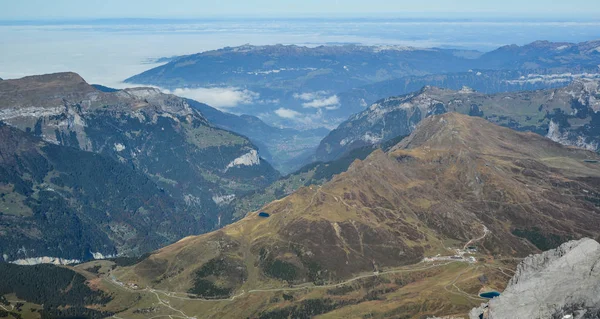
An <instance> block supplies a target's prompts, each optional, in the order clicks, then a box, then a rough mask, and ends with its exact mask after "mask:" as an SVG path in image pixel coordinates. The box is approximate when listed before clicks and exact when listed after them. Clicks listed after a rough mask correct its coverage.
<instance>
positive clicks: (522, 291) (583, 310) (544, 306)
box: [470, 238, 600, 319]
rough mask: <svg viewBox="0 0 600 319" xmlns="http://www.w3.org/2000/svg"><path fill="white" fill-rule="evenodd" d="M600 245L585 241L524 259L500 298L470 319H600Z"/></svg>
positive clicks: (471, 314) (472, 313) (473, 312)
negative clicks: (599, 317) (599, 315)
mask: <svg viewBox="0 0 600 319" xmlns="http://www.w3.org/2000/svg"><path fill="white" fill-rule="evenodd" d="M599 281H600V244H599V243H598V242H596V241H595V240H593V239H589V238H584V239H581V240H576V241H570V242H567V243H564V244H562V245H561V246H560V247H558V248H556V249H553V250H549V251H546V252H544V253H541V254H538V255H533V256H529V257H527V258H525V259H524V260H523V261H522V262H521V263H520V264H519V266H518V267H517V271H516V273H515V275H514V277H513V278H512V279H511V280H510V282H509V284H508V286H507V288H506V289H505V290H504V292H503V293H502V295H501V296H500V297H497V298H494V299H492V300H491V301H490V302H489V303H488V304H487V305H482V306H481V307H479V308H476V309H473V310H472V311H471V313H470V317H471V319H476V318H486V319H499V318H532V319H542V318H574V319H583V318H598V317H597V316H598V314H600V287H599V286H598V282H599Z"/></svg>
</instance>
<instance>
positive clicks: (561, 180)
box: [111, 113, 600, 318]
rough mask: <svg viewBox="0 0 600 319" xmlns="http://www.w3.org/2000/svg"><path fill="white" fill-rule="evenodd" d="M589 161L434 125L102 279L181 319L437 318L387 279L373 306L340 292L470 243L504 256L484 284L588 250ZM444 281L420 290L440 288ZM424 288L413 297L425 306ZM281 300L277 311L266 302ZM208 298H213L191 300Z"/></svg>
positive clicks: (538, 141)
mask: <svg viewBox="0 0 600 319" xmlns="http://www.w3.org/2000/svg"><path fill="white" fill-rule="evenodd" d="M598 160H600V158H599V157H598V156H597V155H596V154H595V153H593V152H590V151H586V150H582V149H578V148H573V147H569V146H563V145H561V144H559V143H556V142H553V141H551V140H549V139H547V138H545V137H542V136H540V135H538V134H534V133H519V132H516V131H514V130H511V129H509V128H503V127H500V126H497V125H494V124H492V123H490V122H488V121H486V120H484V119H481V118H478V117H471V116H467V115H460V114H457V113H448V114H443V115H435V116H431V117H428V118H426V119H425V120H423V121H422V122H421V123H420V124H419V125H418V126H417V129H416V130H415V131H413V133H412V134H411V135H410V136H409V137H407V138H405V139H403V140H402V141H401V142H399V143H397V144H396V145H395V146H393V147H391V148H389V150H388V151H387V152H384V151H382V150H376V151H375V152H373V153H371V155H369V156H368V157H367V158H366V159H364V160H363V161H360V160H358V161H355V162H354V163H353V164H352V165H351V166H350V168H349V169H348V170H347V171H346V172H344V173H341V174H339V175H337V176H335V177H334V178H333V179H332V180H331V181H329V182H327V183H325V184H323V185H322V186H320V187H319V186H309V187H304V188H301V189H299V190H298V191H296V192H295V193H293V194H292V195H290V196H287V197H285V198H283V199H281V200H277V201H274V202H272V203H270V204H268V205H266V206H265V207H263V208H262V209H261V210H260V211H256V212H254V213H251V214H248V215H247V216H246V217H245V218H244V219H242V220H240V221H238V222H236V223H234V224H231V225H228V226H225V227H224V228H222V229H220V230H218V231H215V232H212V233H208V234H204V235H201V236H193V237H188V238H185V239H182V240H181V241H179V242H177V243H175V244H173V245H170V246H167V247H164V248H162V249H160V250H158V251H156V252H154V253H152V254H151V255H150V256H148V257H146V258H144V259H143V260H141V261H139V262H138V263H137V264H135V265H132V266H127V267H121V268H117V269H116V270H114V271H112V272H111V274H112V275H114V276H115V277H116V278H117V279H116V280H117V282H120V283H121V284H123V285H129V286H132V287H138V288H137V289H141V290H140V293H144V292H146V291H150V292H152V291H154V292H155V293H159V294H160V297H159V299H161V298H165V300H169V302H170V303H169V304H170V305H171V307H176V309H178V310H180V311H182V312H183V313H188V314H189V313H198V312H197V311H200V309H203V310H202V311H203V312H202V313H203V316H204V317H207V318H210V317H223V316H229V317H241V316H243V317H246V316H249V317H262V318H272V317H277V316H278V315H282V314H287V315H284V317H286V316H287V317H289V316H292V317H297V316H300V317H303V316H305V313H304V311H306V308H305V306H306V303H308V302H310V303H312V304H313V306H314V307H312V308H311V311H312V312H311V316H314V315H319V314H325V313H327V314H329V316H342V315H343V314H344V313H348V311H353V312H354V314H353V316H354V317H356V316H361V315H366V314H368V313H373V314H374V315H375V316H376V317H386V316H389V315H390V314H392V313H395V312H394V309H396V311H403V312H402V313H404V315H405V316H406V317H407V318H415V317H418V316H423V315H428V314H430V315H437V314H439V313H440V312H442V311H445V310H447V309H445V307H446V305H448V304H449V303H450V302H449V301H448V298H450V299H451V298H452V297H451V296H448V295H449V294H451V293H447V294H446V295H445V296H444V295H443V296H440V295H435V298H436V299H435V300H434V301H432V303H431V304H426V305H423V304H422V302H423V301H422V299H419V297H414V298H417V299H406V298H403V296H404V295H403V294H402V293H400V292H401V291H405V290H402V289H404V288H403V285H402V284H400V282H398V281H396V283H395V284H394V281H393V280H392V281H391V282H390V281H389V280H388V281H385V280H384V279H383V278H382V279H381V280H380V281H379V282H378V283H376V284H374V285H375V286H377V287H378V288H377V289H380V290H377V291H378V293H377V295H379V297H377V298H376V299H368V298H367V299H362V297H361V296H362V293H358V291H357V290H356V289H357V288H352V285H349V286H350V287H347V288H346V287H345V285H344V284H339V285H338V283H344V282H346V280H348V281H354V280H358V279H353V278H361V277H360V275H361V274H363V276H364V277H365V278H368V277H369V276H373V275H368V274H369V273H371V274H373V273H375V277H376V276H377V274H382V275H384V274H387V273H388V272H390V273H391V274H390V276H392V274H393V273H394V272H395V271H396V272H402V269H409V268H410V267H414V269H422V268H425V267H424V266H423V265H421V266H419V265H420V263H423V262H425V263H427V262H428V261H426V260H427V259H428V258H430V259H431V258H433V259H432V260H435V258H440V259H439V260H450V261H451V260H453V259H452V258H450V257H449V256H451V255H452V254H455V253H456V252H455V249H458V250H460V249H462V248H463V247H464V248H465V249H466V247H467V246H468V245H476V246H477V254H483V255H493V256H503V257H506V258H508V259H507V260H506V261H505V262H501V261H500V260H498V261H493V260H489V261H486V259H484V258H482V259H481V260H480V262H482V263H483V265H487V267H483V268H482V270H480V271H484V274H486V273H487V272H488V271H492V270H493V269H496V270H494V271H499V270H497V268H496V267H500V268H502V266H501V265H502V264H504V265H509V264H510V260H511V259H510V258H518V257H524V256H527V255H528V254H530V253H534V252H539V251H541V250H545V249H550V248H554V247H557V246H558V245H559V244H561V243H562V242H564V241H566V240H569V239H572V238H582V237H591V238H598V237H599V236H600V233H599V232H598V229H597V227H595V225H597V224H598V222H599V220H598V216H599V215H598V214H597V213H596V212H598V189H597V185H598V179H599V178H600V168H599V167H598V164H597V162H598ZM259 212H260V213H259ZM440 255H442V256H448V257H446V258H447V259H443V258H442V257H436V256H440ZM478 258H479V257H478ZM457 259H460V260H463V259H462V257H457ZM424 260H425V261H424ZM473 260H475V261H474V262H477V259H473ZM429 262H433V264H432V265H434V266H433V267H438V266H439V265H438V266H435V265H436V263H435V261H429ZM498 263H499V264H498ZM446 265H448V264H443V266H440V267H446ZM407 267H408V268H407ZM448 267H450V266H448ZM457 267H458V268H457ZM444 269H446V268H444ZM450 269H454V270H453V271H459V272H462V273H465V272H466V271H469V275H468V278H470V279H469V280H467V279H465V280H467V282H469V286H468V288H465V287H464V286H463V288H464V289H467V290H468V291H478V290H480V289H484V288H485V287H484V285H485V284H486V283H487V285H500V284H499V283H497V282H495V279H494V280H491V279H489V278H488V279H485V280H482V281H479V280H478V279H477V278H478V277H479V276H482V274H481V272H480V271H478V270H477V269H479V267H476V265H474V266H473V267H471V266H469V267H468V268H462V266H460V267H459V266H458V265H457V266H456V267H451V268H450ZM483 269H488V270H483ZM406 271H409V270H406ZM440 271H442V270H440ZM446 271H450V270H449V269H446V270H443V271H442V273H445V272H446ZM471 272H472V273H471ZM442 273H438V272H434V274H431V273H428V274H426V275H424V276H425V277H424V278H429V277H430V276H433V277H432V279H433V278H438V281H439V280H442V279H440V278H444V277H443V276H446V275H443V276H442ZM451 273H452V272H451ZM456 275H457V273H454V275H449V277H450V276H451V277H456ZM357 276H359V277H357ZM437 276H442V277H437ZM458 276H460V274H458ZM487 276H491V274H490V273H487ZM494 276H496V275H494ZM384 278H385V277H384ZM424 278H421V279H414V278H413V279H410V280H409V279H408V278H406V280H409V282H411V280H416V281H417V282H420V283H422V280H425V279H424ZM457 278H458V277H457ZM378 280H379V279H378ZM433 280H435V279H433ZM443 280H446V279H443ZM471 280H472V281H471ZM386 282H387V284H386ZM429 284H431V283H429ZM464 284H466V283H464ZM380 285H382V286H380ZM319 286H324V287H328V288H327V289H329V290H327V289H319V288H318V287H319ZM375 286H374V287H375ZM408 286H409V287H410V285H408ZM286 287H287V288H286ZM333 287H336V288H339V289H337V290H335V291H333V290H332V289H333ZM374 287H373V288H374ZM385 287H387V288H385ZM434 287H435V285H433V286H430V287H427V288H426V289H425V290H421V291H420V292H419V293H420V294H422V296H425V295H431V294H434V293H435V291H431V289H438V288H434ZM421 288H423V287H421ZM500 288H501V287H500ZM358 289H361V288H358ZM406 289H409V288H406ZM288 290H289V293H291V295H287V297H286V294H287V293H288V292H287V291H288ZM338 290H339V291H338ZM359 291H363V292H364V290H359ZM367 291H372V290H370V289H367ZM459 291H462V290H461V288H459ZM281 292H283V299H282V298H281V297H276V296H281V295H280V294H281ZM324 293H325V295H323V294H324ZM464 294H465V293H464V291H463V297H462V298H465V295H464ZM261 295H262V296H261ZM420 296H421V295H420ZM431 296H433V295H431ZM467 296H468V293H467ZM177 298H181V299H177ZM211 298H212V299H216V300H215V301H214V302H212V303H208V304H207V303H206V302H204V303H203V302H201V300H202V299H211ZM186 300H189V301H186ZM194 300H198V301H194ZM371 300H376V301H377V303H376V304H373V303H372V301H371ZM465 300H467V301H468V302H467V303H466V304H472V300H470V299H469V297H466V299H465ZM242 304H243V305H245V306H241V305H242ZM416 304H419V305H420V306H416ZM232 305H236V306H232ZM411 305H412V307H411ZM454 305H455V306H456V303H454ZM459 308H460V307H458V308H456V309H455V311H457V309H458V310H460V309H459ZM135 309H140V308H136V307H133V308H132V309H129V310H128V311H127V312H126V313H127V314H130V313H131V312H132V311H135ZM156 311H158V310H156ZM461 311H464V312H465V313H466V312H468V309H464V308H463V310H461ZM157 313H160V312H157Z"/></svg>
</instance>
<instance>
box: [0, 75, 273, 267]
mask: <svg viewBox="0 0 600 319" xmlns="http://www.w3.org/2000/svg"><path fill="white" fill-rule="evenodd" d="M0 121H3V122H4V123H6V124H8V125H9V126H11V127H12V128H16V129H19V130H21V131H22V132H23V133H24V134H26V135H27V136H30V137H32V138H40V139H42V140H43V141H45V142H46V143H49V144H50V146H48V147H49V148H52V149H56V147H53V146H52V145H54V146H56V145H58V146H63V147H68V148H70V149H79V150H81V151H86V152H92V153H97V154H100V155H102V157H103V158H105V159H108V160H110V161H111V162H114V163H115V164H120V165H123V166H125V167H127V169H128V170H132V171H135V173H136V174H141V175H145V177H147V178H149V179H150V181H151V182H152V183H154V184H156V188H157V189H161V191H162V192H164V194H165V198H172V200H173V201H175V202H176V203H185V205H184V206H183V205H182V206H179V204H173V205H171V206H170V208H169V209H162V211H165V212H166V211H173V212H177V213H176V214H174V216H173V218H174V219H175V220H172V221H171V222H172V223H171V222H169V224H170V226H169V227H168V230H161V231H159V232H160V233H161V234H160V236H159V237H160V238H162V239H158V240H156V241H147V242H146V243H143V242H135V241H134V242H131V241H129V240H128V239H129V238H137V235H136V234H138V233H136V232H134V231H133V229H132V228H131V227H121V226H119V227H117V226H114V227H113V225H111V226H110V227H111V228H110V229H111V230H110V231H106V233H108V234H109V237H111V238H110V239H111V240H110V241H107V238H104V239H103V241H104V244H107V242H112V243H113V244H116V246H117V249H116V251H115V250H114V249H113V248H112V247H110V245H109V247H110V249H99V248H101V247H96V246H94V245H92V246H91V247H88V249H84V250H83V251H86V252H85V253H83V254H75V255H74V256H73V255H72V254H70V253H69V254H66V253H65V254H62V255H61V254H59V255H52V254H50V253H53V251H50V252H47V251H44V254H43V255H36V254H31V253H29V254H18V253H17V252H16V251H8V252H6V251H3V252H4V253H6V254H8V255H9V256H10V257H11V258H10V259H11V260H13V259H17V258H31V257H39V256H51V257H64V258H69V259H83V258H85V256H84V255H86V254H87V255H89V252H87V251H88V250H89V251H91V252H96V251H100V252H102V253H104V254H106V253H109V254H114V253H123V252H125V251H123V250H122V248H124V247H125V246H123V245H124V244H125V243H126V242H127V243H128V244H127V245H126V246H127V250H126V251H133V252H143V251H148V250H150V249H155V248H157V247H159V246H160V245H164V244H166V243H168V242H171V241H173V240H176V239H178V238H181V237H182V236H185V235H190V234H197V233H199V232H204V231H207V230H212V229H214V228H215V227H216V226H217V225H218V224H219V223H221V221H223V222H227V221H230V220H231V218H230V217H228V216H225V218H222V217H223V216H220V214H221V212H220V210H219V207H218V206H217V201H215V200H214V199H213V198H220V197H223V196H227V197H235V196H238V195H240V194H244V193H246V192H250V191H254V190H259V189H262V188H263V187H265V186H266V185H268V184H270V182H271V181H273V180H275V179H276V178H277V177H278V176H279V174H278V172H277V171H276V170H274V169H273V168H272V167H271V165H270V164H269V163H267V162H266V161H264V160H262V159H261V158H260V156H259V154H258V152H257V148H256V146H254V145H253V144H252V143H251V142H250V141H249V140H248V139H247V138H246V137H244V136H241V135H238V134H235V133H232V132H229V131H226V130H223V129H219V128H217V127H215V126H213V125H212V124H211V123H209V122H208V121H207V120H206V118H204V117H203V116H202V114H201V113H200V112H198V111H197V110H195V109H194V108H192V107H190V105H189V103H187V101H186V100H184V99H181V98H179V97H176V96H174V95H168V94H162V93H161V92H160V91H158V90H156V89H153V88H135V89H127V90H120V91H115V92H102V91H100V90H97V89H96V88H94V87H93V86H91V85H89V84H87V83H86V82H85V80H83V79H82V78H81V77H80V76H79V75H77V74H75V73H58V74H48V75H41V76H32V77H26V78H22V79H17V80H5V81H2V82H1V83H0ZM2 142H7V143H11V141H2ZM31 148H32V149H34V148H33V147H31ZM5 149H6V147H5ZM59 149H61V148H59ZM61 150H62V149H61ZM10 152H12V151H10V150H9V151H7V153H6V155H7V158H11V157H12V156H14V154H12V153H10ZM38 153H39V152H38ZM42 153H43V152H42ZM72 153H76V152H68V154H72ZM53 154H54V153H53ZM77 154H78V153H77ZM248 154H250V155H248ZM69 156H71V155H69ZM41 157H44V156H43V154H42V155H41ZM75 160H76V159H75V158H56V159H52V164H53V166H54V167H57V166H59V165H61V164H65V163H70V162H73V161H75ZM107 165H108V164H107ZM109 166H110V165H109ZM117 166H118V165H117ZM119 167H120V166H119ZM85 169H89V167H88V168H85ZM98 169H102V168H98ZM62 171H63V172H64V173H66V174H67V175H68V173H69V171H68V169H66V168H65V169H62ZM80 173H81V174H82V175H77V176H75V179H76V180H75V181H72V182H73V183H75V182H77V183H79V184H86V185H87V183H88V182H89V180H88V179H89V176H91V173H90V174H87V173H86V172H85V171H83V172H80ZM102 173H103V172H98V174H100V175H101V176H106V175H107V174H102ZM104 173H106V172H104ZM128 173H129V171H128ZM30 175H31V174H30ZM86 175H87V176H86ZM19 177H23V176H19ZM44 177H45V176H43V175H40V178H42V179H43V178H44ZM23 178H24V179H25V180H26V179H27V177H23ZM50 178H51V177H48V179H50ZM37 182H38V183H43V182H44V180H39V181H37ZM122 182H124V181H118V183H119V184H120V183H122ZM46 183H47V181H46ZM29 186H30V185H28V187H29ZM34 186H35V185H34ZM11 187H12V186H11V185H7V188H8V189H9V190H10V191H11V192H13V190H12V188H11ZM105 187H106V185H98V188H99V189H103V188H105ZM75 190H77V188H76V189H75ZM34 193H35V189H32V193H31V194H34ZM137 195H139V194H131V196H133V197H135V196H137ZM28 196H29V193H26V194H24V197H23V198H21V197H19V200H18V203H17V204H18V205H17V204H15V205H16V207H26V206H27V203H30V202H31V199H29V198H28ZM43 204H44V203H42V205H43ZM95 204H96V205H95ZM97 204H98V203H94V202H91V203H90V202H86V203H85V205H90V206H92V207H94V206H95V207H98V205H97ZM174 206H177V207H178V208H180V209H175V208H174ZM131 208H132V209H133V207H131ZM138 208H139V207H138ZM15 209H16V208H15ZM23 209H24V210H25V211H29V210H28V209H27V208H23ZM2 211H3V210H0V212H2ZM134 211H135V209H134ZM13 213H15V214H16V213H19V214H20V213H22V212H13ZM104 213H108V214H109V215H112V216H115V215H119V214H122V213H123V211H112V210H110V209H108V210H107V211H103V212H102V214H104ZM145 213H147V212H146V211H144V210H142V212H141V213H140V215H139V216H138V215H135V216H134V217H135V218H133V219H132V220H130V221H129V222H131V223H132V224H137V225H141V224H144V223H140V221H137V222H136V218H138V217H139V218H142V217H143V216H142V215H144V214H145ZM136 216H137V217H136ZM92 219H94V218H92ZM146 219H148V218H146ZM178 223H182V224H181V225H178ZM95 224H96V222H94V223H91V226H90V227H92V228H93V227H94V225H95ZM183 224H185V225H183ZM127 225H130V224H127ZM165 225H166V224H165ZM9 226H14V225H12V224H10V225H9ZM106 227H108V226H106ZM161 227H162V226H161ZM134 228H135V227H134ZM178 229H179V230H178ZM182 229H186V231H183V232H181V231H180V230H182ZM0 234H2V233H1V232H0ZM116 234H118V236H117V235H116ZM74 242H75V241H74ZM139 243H143V244H144V245H143V249H141V250H140V249H139V248H140V246H137V244H139ZM145 244H150V246H147V245H145ZM33 246H35V245H33ZM19 247H20V246H19ZM0 248H3V247H0ZM4 248H6V247H4ZM30 248H32V247H26V250H27V251H31V249H30ZM38 248H39V247H38ZM36 251H38V250H36ZM38 252H41V251H38ZM67 255H68V256H67Z"/></svg>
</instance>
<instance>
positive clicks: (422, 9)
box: [0, 0, 600, 20]
mask: <svg viewBox="0 0 600 319" xmlns="http://www.w3.org/2000/svg"><path fill="white" fill-rule="evenodd" d="M414 13H419V14H421V15H425V16H426V15H434V16H435V15H440V16H443V13H452V14H465V15H473V14H474V13H483V14H486V15H492V16H493V15H498V16H505V17H506V16H508V17H510V16H532V17H533V16H535V17H552V18H561V17H563V18H567V17H569V18H573V17H581V16H585V17H594V16H595V15H598V14H600V1H598V0H568V1H566V0H558V1H556V0H527V1H523V0H502V1H499V0H454V1H451V0H419V1H415V0H408V1H407V0H210V1H209V0H171V1H165V0H125V1H124V0H102V1H90V0H51V1H49V0H18V1H14V0H0V20H35V19H89V18H201V17H240V16H256V17H264V16H273V15H276V16H288V17H289V16H307V15H308V16H310V15H351V16H364V15H369V14H388V15H389V14H414Z"/></svg>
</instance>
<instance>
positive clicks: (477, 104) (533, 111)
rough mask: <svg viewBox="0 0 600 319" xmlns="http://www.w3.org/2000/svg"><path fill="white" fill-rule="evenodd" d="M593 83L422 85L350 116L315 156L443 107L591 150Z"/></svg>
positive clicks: (595, 134)
mask: <svg viewBox="0 0 600 319" xmlns="http://www.w3.org/2000/svg"><path fill="white" fill-rule="evenodd" d="M599 83H600V81H598V80H577V81H575V82H573V83H572V84H570V85H569V86H567V87H563V88H557V89H547V90H538V91H520V92H509V93H497V94H482V93H478V92H476V91H473V90H472V89H470V88H466V87H465V88H463V89H462V90H458V91H454V90H448V89H442V88H437V87H430V86H426V87H424V88H423V89H421V90H420V91H417V92H413V93H410V94H406V95H402V96H398V97H390V98H386V99H382V100H380V101H378V102H376V103H374V104H373V105H371V106H370V107H369V108H368V109H366V110H365V111H363V112H360V113H357V114H355V115H353V116H352V117H350V118H349V119H348V120H347V121H345V122H344V123H342V124H340V126H339V127H338V128H337V129H335V130H333V131H332V132H331V133H330V134H329V135H328V136H327V137H325V138H324V139H323V140H322V141H321V143H320V145H319V147H318V148H317V152H316V158H317V159H318V160H331V159H333V158H336V157H337V156H339V155H340V154H343V153H345V152H347V151H348V150H350V149H353V148H357V147H361V146H364V145H369V144H375V143H380V142H382V141H385V140H387V139H390V138H393V137H396V136H398V135H407V134H409V133H410V132H412V130H414V128H415V127H416V125H417V124H418V123H419V122H420V121H421V120H422V119H423V118H426V117H428V116H431V115H436V114H441V113H446V112H459V113H463V114H469V115H474V116H481V117H484V118H486V119H488V120H490V121H492V122H494V123H497V124H500V125H503V126H507V127H510V128H514V129H517V130H525V131H532V132H535V133H538V134H540V135H547V136H548V137H549V138H551V139H553V140H555V141H559V142H561V143H563V144H567V145H577V146H580V147H585V148H588V149H590V150H594V151H596V150H597V149H598V145H599V143H600V126H598V124H597V123H598V122H597V121H598V120H599V119H600V115H598V113H597V111H598V110H600V95H599V94H600V91H599Z"/></svg>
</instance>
